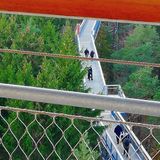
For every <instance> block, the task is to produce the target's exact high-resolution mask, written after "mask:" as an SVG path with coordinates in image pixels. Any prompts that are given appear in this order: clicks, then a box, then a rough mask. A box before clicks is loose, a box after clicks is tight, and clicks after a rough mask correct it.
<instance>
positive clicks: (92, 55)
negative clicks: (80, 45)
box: [90, 50, 95, 58]
mask: <svg viewBox="0 0 160 160" xmlns="http://www.w3.org/2000/svg"><path fill="white" fill-rule="evenodd" d="M94 54H95V52H94V51H93V50H92V51H91V53H90V56H91V58H93V57H94Z"/></svg>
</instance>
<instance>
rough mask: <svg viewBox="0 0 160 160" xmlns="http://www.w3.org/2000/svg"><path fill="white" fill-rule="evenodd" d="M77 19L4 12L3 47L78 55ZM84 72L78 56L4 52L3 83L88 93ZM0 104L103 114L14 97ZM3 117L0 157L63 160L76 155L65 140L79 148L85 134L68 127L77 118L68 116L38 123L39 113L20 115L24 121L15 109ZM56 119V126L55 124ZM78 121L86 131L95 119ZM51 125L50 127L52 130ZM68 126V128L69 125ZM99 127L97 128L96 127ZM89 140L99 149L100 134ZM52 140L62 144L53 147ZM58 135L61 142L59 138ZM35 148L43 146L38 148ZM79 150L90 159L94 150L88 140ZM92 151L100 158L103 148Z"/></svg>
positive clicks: (0, 61) (0, 23)
mask: <svg viewBox="0 0 160 160" xmlns="http://www.w3.org/2000/svg"><path fill="white" fill-rule="evenodd" d="M76 23H77V21H76V20H67V19H56V18H46V17H30V16H19V15H4V14H1V15H0V48H4V49H19V50H29V51H38V52H48V53H51V54H54V53H57V54H67V55H78V49H77V45H76V42H75V33H74V30H75V29H74V28H75V25H76ZM85 74H86V70H85V69H82V67H81V64H80V61H78V60H65V59H55V58H47V57H38V56H29V55H18V54H11V53H0V83H8V84H18V85H25V86H35V87H36V86H37V87H45V88H54V89H60V90H68V91H79V92H88V89H85V88H84V85H83V78H84V76H85ZM0 103H1V105H4V106H10V107H17V108H18V107H19V108H26V109H34V110H38V111H41V110H42V111H49V112H56V113H65V114H74V115H77V114H78V115H82V116H93V117H95V116H96V115H98V114H99V113H100V111H98V110H95V111H92V110H91V109H82V108H78V107H76V108H75V107H72V106H60V105H51V104H44V103H36V102H29V101H20V100H13V99H2V98H1V99H0ZM2 115H3V117H4V118H5V120H6V121H4V119H3V118H2V116H1V117H0V137H3V144H4V146H5V147H4V146H2V145H0V150H1V154H0V159H9V154H8V152H9V153H12V159H14V160H20V159H25V154H26V155H27V156H29V157H30V159H33V160H35V159H38V160H40V159H42V156H41V154H42V155H43V157H45V158H47V157H48V155H50V157H49V159H58V156H60V157H61V158H62V159H63V160H65V159H67V157H68V156H69V154H70V153H71V148H70V146H69V145H68V144H67V142H66V140H65V138H66V139H67V140H68V141H69V142H70V145H71V146H72V147H74V146H75V145H76V144H77V143H78V141H79V139H80V137H81V134H80V133H79V132H78V131H77V130H76V129H75V127H74V126H72V127H69V126H70V125H71V124H72V122H71V120H69V119H67V118H61V117H55V118H54V119H52V118H51V117H50V118H49V117H47V116H41V115H38V116H37V119H38V120H37V121H38V122H39V123H37V121H34V123H31V122H32V121H33V120H34V117H33V116H32V115H27V114H25V113H19V115H18V117H19V118H20V119H21V121H19V119H17V115H16V113H14V112H9V111H8V112H7V111H5V112H4V111H2ZM53 121H54V125H51V124H52V123H53ZM6 122H7V123H8V124H10V130H8V131H7V128H8V125H7V123H6ZM22 122H23V123H22ZM40 125H42V126H43V127H41V126H40ZM74 125H75V126H76V127H77V128H78V129H79V131H81V133H84V132H85V131H86V129H87V128H88V127H89V126H90V123H89V122H86V121H81V122H80V121H79V120H75V121H74ZM25 126H28V131H27V132H26V131H25ZM48 126H50V127H49V128H47V127H48ZM68 127H69V129H67V128H68ZM43 128H47V129H46V134H47V136H48V137H47V136H43V132H44V129H43ZM60 128H61V129H60ZM66 129H67V131H66V132H65V133H63V132H62V131H65V130H66ZM100 130H101V129H100V128H99V127H97V131H100ZM88 132H90V131H88ZM4 134H5V136H4ZM13 134H14V135H15V136H14V135H13ZM63 134H64V135H65V138H62V139H61V137H62V136H64V135H63ZM88 135H89V136H88ZM15 137H17V139H18V140H17V139H15ZM31 137H32V138H31ZM42 137H43V138H42ZM84 138H85V141H86V142H87V143H88V145H89V144H90V145H91V146H92V147H94V145H95V144H96V141H95V142H94V141H92V142H90V139H93V138H94V139H96V138H97V135H95V134H92V133H90V134H88V133H85V136H84ZM33 139H34V140H35V141H36V142H38V146H36V144H35V143H34V141H33ZM39 139H40V140H39ZM49 139H50V140H51V141H52V142H53V143H54V144H57V145H56V146H53V145H52V144H51V143H50V141H49ZM59 139H60V140H61V141H60V142H59ZM17 146H19V147H17ZM16 147H17V148H16ZM35 147H37V148H38V149H36V150H34V148H35ZM15 148H16V149H15ZM22 150H23V151H24V152H25V154H24V152H22ZM53 150H55V152H53ZM7 151H8V152H7ZM64 151H65V152H64ZM39 152H40V153H41V154H40V153H39ZM74 152H75V154H76V155H77V157H79V158H81V157H86V156H88V157H90V152H88V148H86V145H84V144H83V141H82V142H81V143H79V145H77V147H76V148H75V151H74ZM93 155H95V157H97V155H98V152H97V151H95V152H94V151H93V154H92V156H93ZM73 159H74V158H73ZM82 159H83V158H82Z"/></svg>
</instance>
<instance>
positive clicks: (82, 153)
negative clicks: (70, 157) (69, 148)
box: [74, 133, 99, 160]
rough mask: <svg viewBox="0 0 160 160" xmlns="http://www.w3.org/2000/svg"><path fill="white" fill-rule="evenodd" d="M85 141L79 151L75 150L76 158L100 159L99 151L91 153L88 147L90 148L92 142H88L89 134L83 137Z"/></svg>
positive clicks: (82, 159) (81, 159) (83, 159)
mask: <svg viewBox="0 0 160 160" xmlns="http://www.w3.org/2000/svg"><path fill="white" fill-rule="evenodd" d="M83 138H84V139H83V140H82V141H81V143H80V144H79V146H78V149H75V151H74V153H75V155H76V157H77V158H78V159H80V160H86V159H89V160H91V159H98V157H99V153H98V152H97V151H94V150H92V151H90V150H89V148H88V147H90V142H89V140H88V134H87V133H86V134H85V135H84V137H83Z"/></svg>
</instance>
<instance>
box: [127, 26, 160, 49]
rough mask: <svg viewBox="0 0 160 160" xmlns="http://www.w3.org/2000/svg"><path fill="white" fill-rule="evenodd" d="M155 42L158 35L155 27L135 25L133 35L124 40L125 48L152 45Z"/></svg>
mask: <svg viewBox="0 0 160 160" xmlns="http://www.w3.org/2000/svg"><path fill="white" fill-rule="evenodd" d="M157 40H158V34H157V32H156V29H155V27H153V26H150V25H146V26H145V25H137V26H136V27H135V29H134V31H133V33H132V34H131V35H130V36H128V37H127V38H126V41H125V47H126V48H135V47H140V46H141V45H143V44H146V43H152V44H154V42H156V41H157Z"/></svg>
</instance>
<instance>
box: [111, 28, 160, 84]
mask: <svg viewBox="0 0 160 160" xmlns="http://www.w3.org/2000/svg"><path fill="white" fill-rule="evenodd" d="M158 39H159V38H158V34H157V32H156V30H155V27H152V26H145V25H137V26H136V27H135V29H134V31H133V33H132V34H130V35H129V36H128V37H127V38H126V41H125V47H124V48H122V49H120V50H119V51H117V52H114V53H113V54H112V58H114V59H122V60H130V61H140V62H141V61H143V62H154V61H155V58H154V56H155V53H156V52H157V46H158V45H157V41H158ZM153 55H154V56H153ZM156 55H157V54H156ZM137 69H139V67H135V66H127V67H126V65H117V64H114V65H113V72H114V80H115V81H116V82H118V83H120V84H124V83H125V82H127V81H128V78H129V75H130V74H132V73H133V72H135V71H137Z"/></svg>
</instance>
